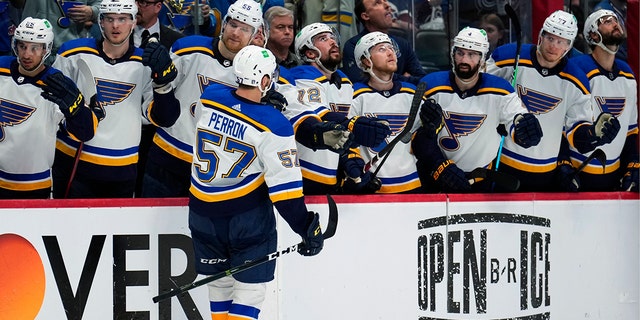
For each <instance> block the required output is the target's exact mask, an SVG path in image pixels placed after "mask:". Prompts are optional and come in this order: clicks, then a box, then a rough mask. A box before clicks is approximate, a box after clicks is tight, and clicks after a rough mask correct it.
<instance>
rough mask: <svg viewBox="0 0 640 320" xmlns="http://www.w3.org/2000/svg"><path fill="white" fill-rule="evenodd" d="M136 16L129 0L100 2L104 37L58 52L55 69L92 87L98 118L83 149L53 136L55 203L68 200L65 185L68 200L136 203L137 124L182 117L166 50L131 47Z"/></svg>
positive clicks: (151, 45) (66, 137) (69, 44)
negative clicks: (99, 199)
mask: <svg viewBox="0 0 640 320" xmlns="http://www.w3.org/2000/svg"><path fill="white" fill-rule="evenodd" d="M137 11H138V6H137V5H136V3H135V2H134V1H133V0H103V1H102V3H101V4H100V29H101V31H102V38H101V39H89V38H86V39H76V40H71V41H68V42H66V43H64V44H63V45H62V47H61V48H60V51H59V53H58V56H57V58H56V61H55V62H54V66H55V67H57V68H59V69H60V70H61V71H62V72H63V73H65V74H66V75H68V76H70V77H71V78H72V79H74V80H76V82H77V83H79V84H81V85H86V86H91V87H92V89H91V90H93V91H94V92H96V94H95V96H96V97H95V101H96V104H97V105H98V106H100V108H101V109H102V115H101V118H103V119H102V120H101V121H100V125H99V126H98V130H97V131H96V135H95V136H94V137H93V139H91V140H90V141H87V143H85V144H84V145H80V144H79V143H78V142H77V141H74V140H73V139H72V138H71V137H70V136H69V135H67V134H65V133H62V132H61V133H59V134H58V143H57V152H56V161H55V163H54V166H53V168H54V170H53V174H54V181H53V182H54V190H53V192H54V197H56V198H61V197H63V196H64V194H65V193H67V192H66V191H67V186H68V185H69V184H68V181H69V179H70V178H72V179H71V181H72V182H71V184H70V188H69V190H68V197H70V198H131V197H133V194H134V189H135V182H136V167H137V162H138V145H139V144H140V126H141V125H142V119H143V118H145V119H146V120H148V121H149V122H150V123H152V124H154V125H156V126H159V127H167V126H171V125H172V124H173V123H174V122H175V121H176V119H177V118H178V115H179V114H180V102H179V101H178V100H177V99H176V98H175V96H174V89H173V85H172V84H171V81H172V80H173V79H174V78H175V77H176V75H177V70H176V68H175V66H174V64H173V62H172V61H171V57H170V56H169V51H168V50H167V49H166V48H165V47H164V46H162V45H160V43H159V42H150V43H149V44H148V45H147V46H146V47H145V49H144V50H142V49H140V48H137V47H135V46H133V45H132V42H131V41H130V40H131V39H130V38H131V34H132V33H133V29H134V28H135V26H136V12H137ZM79 79H81V80H82V81H80V80H79ZM92 99H93V97H92ZM78 157H79V158H78ZM76 159H78V161H75V160H76ZM74 171H75V176H72V173H73V172H74Z"/></svg>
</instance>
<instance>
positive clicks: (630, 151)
mask: <svg viewBox="0 0 640 320" xmlns="http://www.w3.org/2000/svg"><path fill="white" fill-rule="evenodd" d="M584 39H585V40H586V41H587V43H588V44H589V46H590V47H591V50H592V51H593V52H592V53H591V54H590V55H582V56H578V57H575V58H572V59H571V61H572V62H575V63H576V64H577V65H578V67H580V68H581V69H582V70H583V71H584V72H585V73H586V74H587V78H588V79H589V84H590V85H591V102H592V105H593V109H594V112H597V113H601V112H604V113H611V114H613V115H614V116H615V117H616V118H617V119H618V121H619V122H620V126H621V129H622V130H620V132H618V134H617V135H616V136H615V138H614V139H613V140H612V141H611V143H608V144H605V145H603V146H601V147H600V148H601V149H602V151H604V153H605V154H606V155H607V161H606V164H605V166H604V168H605V170H604V172H603V171H602V164H600V163H598V162H597V161H591V162H590V163H589V164H588V165H587V166H586V167H585V168H584V170H583V171H582V172H581V173H580V181H581V182H582V190H584V191H612V190H627V191H631V190H633V191H636V192H637V191H638V184H639V182H638V170H639V169H640V163H639V161H638V100H637V99H638V94H637V82H636V79H635V76H634V75H633V71H631V68H630V67H629V65H628V64H627V63H626V62H624V61H622V60H620V59H617V58H616V52H618V49H620V46H621V45H622V43H623V41H624V39H626V33H625V30H624V28H623V27H622V26H621V25H620V23H619V22H618V18H617V17H616V14H615V12H613V11H610V10H605V9H601V10H598V11H596V12H594V13H592V14H591V15H589V16H588V17H587V19H586V21H585V27H584ZM571 151H572V152H571V161H572V162H573V164H574V166H579V165H580V164H581V163H582V162H583V161H585V159H586V157H588V156H589V155H590V152H589V153H585V154H582V153H580V152H578V151H577V150H575V148H572V150H571Z"/></svg>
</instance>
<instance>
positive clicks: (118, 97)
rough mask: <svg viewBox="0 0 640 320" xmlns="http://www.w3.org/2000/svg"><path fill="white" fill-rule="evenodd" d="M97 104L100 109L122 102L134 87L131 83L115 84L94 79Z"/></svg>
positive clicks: (105, 80) (110, 81)
mask: <svg viewBox="0 0 640 320" xmlns="http://www.w3.org/2000/svg"><path fill="white" fill-rule="evenodd" d="M95 81H96V91H97V94H98V104H100V106H101V107H103V108H104V107H105V106H107V105H113V104H116V103H119V102H122V101H123V100H124V99H126V98H127V97H129V95H131V92H133V89H135V87H136V85H135V84H133V83H125V82H116V81H113V80H107V79H101V78H95Z"/></svg>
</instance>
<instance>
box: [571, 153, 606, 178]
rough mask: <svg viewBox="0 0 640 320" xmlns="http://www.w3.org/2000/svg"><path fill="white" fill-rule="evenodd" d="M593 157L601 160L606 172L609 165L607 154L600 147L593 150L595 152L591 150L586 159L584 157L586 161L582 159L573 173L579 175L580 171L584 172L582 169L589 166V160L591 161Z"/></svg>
mask: <svg viewBox="0 0 640 320" xmlns="http://www.w3.org/2000/svg"><path fill="white" fill-rule="evenodd" d="M593 159H597V160H598V161H600V164H602V173H604V170H605V167H606V165H607V155H606V154H605V153H604V151H602V149H600V148H598V149H595V150H593V152H591V154H590V155H589V156H588V157H587V158H586V159H584V161H582V163H581V164H580V166H579V167H578V168H577V169H576V172H575V173H574V174H573V175H574V176H577V175H578V174H579V173H580V172H582V170H584V168H586V167H587V165H588V164H589V162H591V160H593Z"/></svg>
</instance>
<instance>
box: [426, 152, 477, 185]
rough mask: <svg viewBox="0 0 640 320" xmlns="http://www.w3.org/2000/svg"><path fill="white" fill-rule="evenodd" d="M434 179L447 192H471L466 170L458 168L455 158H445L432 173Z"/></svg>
mask: <svg viewBox="0 0 640 320" xmlns="http://www.w3.org/2000/svg"><path fill="white" fill-rule="evenodd" d="M431 177H432V178H433V180H435V181H436V182H438V183H439V184H440V186H441V187H442V190H443V191H446V192H469V191H471V184H470V183H469V180H468V179H467V177H466V175H465V173H464V171H462V169H460V168H458V166H456V164H455V163H454V162H453V160H444V161H443V162H442V163H440V165H438V167H437V168H436V169H435V170H434V171H433V172H432V173H431Z"/></svg>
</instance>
